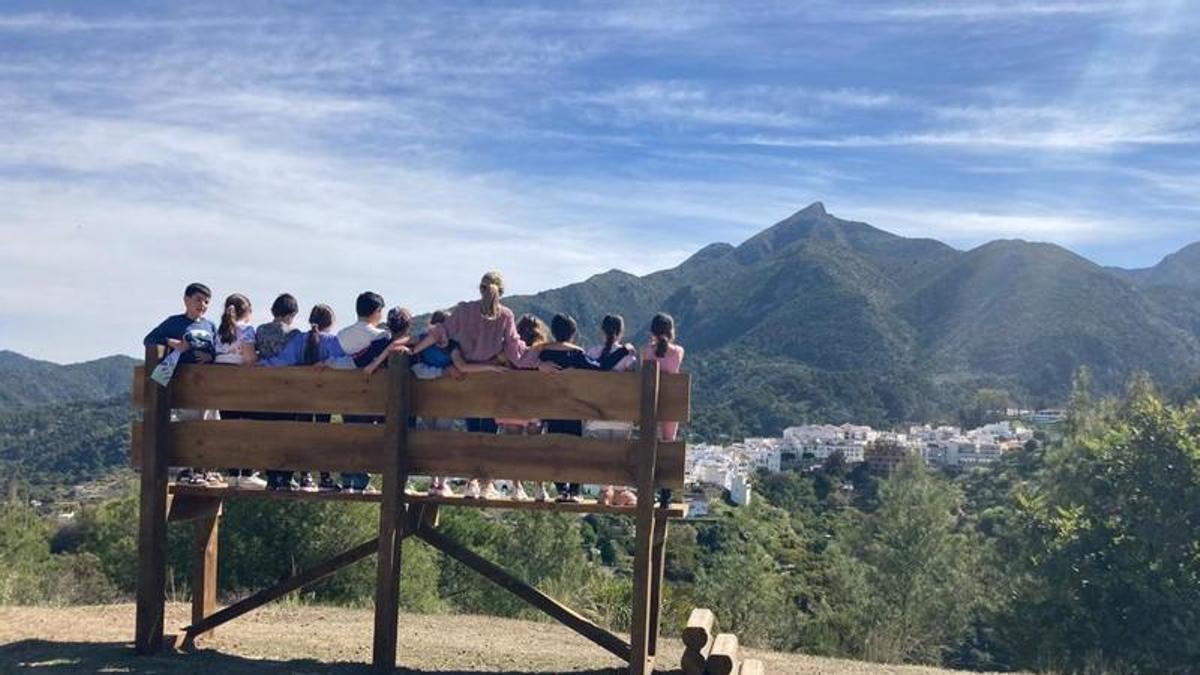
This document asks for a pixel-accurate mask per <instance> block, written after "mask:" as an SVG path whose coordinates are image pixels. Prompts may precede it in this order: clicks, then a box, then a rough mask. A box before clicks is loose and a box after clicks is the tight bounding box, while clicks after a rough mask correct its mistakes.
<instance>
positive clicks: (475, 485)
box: [463, 478, 479, 499]
mask: <svg viewBox="0 0 1200 675" xmlns="http://www.w3.org/2000/svg"><path fill="white" fill-rule="evenodd" d="M463 497H465V498H467V499H479V481H477V480H475V479H474V478H472V479H471V481H470V482H469V483H467V491H466V492H465V493H464V494H463Z"/></svg>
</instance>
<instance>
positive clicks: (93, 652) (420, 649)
mask: <svg viewBox="0 0 1200 675" xmlns="http://www.w3.org/2000/svg"><path fill="white" fill-rule="evenodd" d="M133 617H134V608H133V605H132V604H124V605H104V606H94V607H68V608H45V607H0V673H26V672H28V673H46V674H47V675H49V674H58V673H95V672H111V673H197V672H205V673H210V674H212V675H217V674H224V673H351V672H355V673H357V672H364V671H366V670H367V667H366V666H367V664H369V663H370V660H371V626H372V613H371V611H370V610H363V609H344V608H337V607H313V606H294V605H276V606H271V607H266V608H263V609H260V610H258V611H256V612H253V613H251V614H249V615H247V616H244V617H241V618H238V619H235V620H233V621H232V622H230V623H229V624H227V625H225V626H223V627H222V628H220V629H218V631H217V634H216V635H215V636H212V637H210V638H207V639H205V640H202V641H201V642H200V644H199V645H198V650H197V651H196V652H194V653H190V654H181V653H176V652H170V653H167V654H165V655H163V656H157V657H138V656H135V655H134V654H133V651H132V649H131V646H130V640H131V636H132V635H133ZM166 623H167V626H168V628H167V632H168V633H170V632H172V630H173V627H180V626H183V625H185V624H187V623H188V608H187V606H186V605H182V604H172V605H168V607H167V621H166ZM682 649H683V646H682V644H681V643H680V642H679V641H678V639H666V640H663V641H662V642H661V643H660V649H659V657H658V668H659V670H660V671H662V672H672V671H678V667H679V657H680V655H681V652H682ZM742 651H743V654H744V656H746V657H752V658H758V659H761V660H762V661H763V663H764V666H766V672H768V673H788V674H792V673H795V674H800V673H830V674H833V673H906V674H907V673H912V674H917V673H926V674H934V673H949V672H951V671H945V670H938V669H936V668H916V667H896V666H883V665H878V664H871V663H861V662H854V661H839V660H834V659H823V658H814V657H807V656H801V655H796V654H777V653H772V652H760V651H757V650H753V649H743V650H742ZM399 664H400V666H401V671H400V672H412V673H434V672H436V673H510V674H512V675H516V674H518V673H530V674H532V673H579V674H583V673H587V674H594V675H599V674H601V673H618V672H621V665H622V663H621V662H620V661H619V660H617V659H616V658H614V657H612V656H611V655H609V654H608V652H605V651H604V650H602V649H600V648H599V647H596V646H594V645H593V644H592V643H590V642H588V641H587V640H585V639H583V638H581V637H579V636H577V635H576V634H575V633H573V632H571V631H570V630H568V629H566V628H562V627H560V626H558V625H557V624H549V623H536V622H530V621H514V620H510V619H496V618H490V617H480V616H451V615H443V616H424V615H407V614H406V615H403V616H401V618H400V647H399Z"/></svg>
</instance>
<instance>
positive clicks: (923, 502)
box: [843, 462, 982, 663]
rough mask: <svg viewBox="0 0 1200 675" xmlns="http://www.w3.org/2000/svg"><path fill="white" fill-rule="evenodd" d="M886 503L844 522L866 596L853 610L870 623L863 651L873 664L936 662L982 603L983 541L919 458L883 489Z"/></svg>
mask: <svg viewBox="0 0 1200 675" xmlns="http://www.w3.org/2000/svg"><path fill="white" fill-rule="evenodd" d="M879 502H880V503H879V508H878V509H877V510H876V511H875V512H873V513H870V514H867V515H865V516H864V517H863V518H862V520H861V523H859V522H858V521H856V520H853V519H847V520H844V521H843V524H844V525H852V526H854V527H852V528H847V529H846V530H844V532H843V537H844V539H845V541H846V546H847V550H848V551H850V552H851V553H852V555H853V556H854V557H855V558H856V559H857V560H858V561H859V562H860V563H861V564H862V565H863V570H862V571H861V572H855V573H854V574H851V575H850V577H851V579H853V580H855V583H859V581H858V580H859V579H861V584H862V586H861V589H862V591H864V592H865V593H866V596H867V599H866V600H865V604H861V603H862V601H860V603H859V604H858V606H857V607H856V608H855V611H852V612H851V615H852V616H853V615H855V614H858V615H859V618H860V619H861V620H862V621H863V622H864V630H865V632H864V633H863V636H862V640H863V642H862V644H861V645H860V646H859V649H860V651H859V653H858V655H860V656H862V657H864V658H867V659H869V660H872V661H884V662H922V663H936V662H938V661H939V660H940V659H941V658H942V655H943V654H944V653H945V651H946V650H948V649H950V648H952V647H953V646H954V645H956V644H957V643H958V642H959V641H961V640H962V638H963V637H964V635H965V634H966V632H967V629H968V626H969V621H970V619H971V616H972V614H973V612H974V611H975V610H976V608H977V607H978V606H979V603H980V589H979V588H978V584H977V579H976V577H975V573H976V569H977V565H978V561H979V550H980V547H981V545H982V542H980V541H979V540H977V539H976V538H975V537H973V536H972V534H971V533H970V532H968V531H965V530H964V529H963V528H962V527H961V523H960V517H959V513H960V511H961V509H962V496H961V494H960V493H959V492H958V490H957V488H955V487H954V486H953V485H951V484H950V483H949V481H947V480H945V479H943V478H939V477H937V476H935V475H934V474H932V473H930V472H929V471H928V470H927V469H925V468H924V466H923V465H922V464H920V463H918V462H909V463H906V464H903V465H901V466H900V467H899V468H898V469H897V471H896V472H895V473H894V474H893V475H892V477H891V478H890V479H889V480H887V481H883V482H882V484H881V486H880V494H879Z"/></svg>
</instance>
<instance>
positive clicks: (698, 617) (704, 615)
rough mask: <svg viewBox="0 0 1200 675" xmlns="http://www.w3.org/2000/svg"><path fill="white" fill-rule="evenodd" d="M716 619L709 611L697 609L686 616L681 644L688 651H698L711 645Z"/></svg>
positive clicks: (701, 608)
mask: <svg viewBox="0 0 1200 675" xmlns="http://www.w3.org/2000/svg"><path fill="white" fill-rule="evenodd" d="M716 623H717V617H716V615H714V614H713V612H712V610H711V609H705V608H703V607H699V608H696V609H693V610H692V613H691V614H689V615H688V620H687V626H685V627H684V629H683V644H684V646H685V647H687V648H688V649H691V650H693V651H700V650H701V649H703V648H704V647H705V646H707V645H710V644H712V640H713V635H714V631H713V628H714V626H716Z"/></svg>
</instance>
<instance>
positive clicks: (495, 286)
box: [479, 272, 504, 319]
mask: <svg viewBox="0 0 1200 675" xmlns="http://www.w3.org/2000/svg"><path fill="white" fill-rule="evenodd" d="M502 295H504V279H503V278H502V277H501V276H500V273H499V272H488V273H487V274H485V275H483V278H482V279H480V280H479V313H480V314H482V315H483V316H484V317H486V318H488V319H495V318H496V317H498V316H500V296H502Z"/></svg>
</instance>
